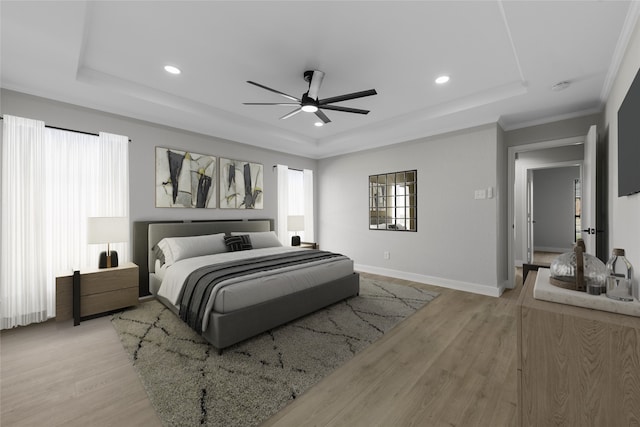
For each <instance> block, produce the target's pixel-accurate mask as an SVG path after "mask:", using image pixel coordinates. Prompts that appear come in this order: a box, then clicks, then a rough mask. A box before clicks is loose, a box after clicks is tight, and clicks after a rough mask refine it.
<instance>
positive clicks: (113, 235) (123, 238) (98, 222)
mask: <svg viewBox="0 0 640 427" xmlns="http://www.w3.org/2000/svg"><path fill="white" fill-rule="evenodd" d="M87 241H88V243H89V244H104V243H106V244H107V251H106V252H102V253H100V261H99V263H98V267H99V268H112V267H117V266H118V253H117V252H116V251H112V250H111V248H110V246H109V245H110V244H111V243H120V242H127V241H129V218H127V217H126V216H118V217H90V218H88V222H87Z"/></svg>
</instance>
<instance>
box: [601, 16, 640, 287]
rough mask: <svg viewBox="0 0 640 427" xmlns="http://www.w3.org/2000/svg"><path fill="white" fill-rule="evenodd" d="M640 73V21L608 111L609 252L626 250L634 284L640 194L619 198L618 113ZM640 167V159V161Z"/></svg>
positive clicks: (639, 261)
mask: <svg viewBox="0 0 640 427" xmlns="http://www.w3.org/2000/svg"><path fill="white" fill-rule="evenodd" d="M639 69H640V21H638V22H637V23H636V27H635V30H634V32H633V34H632V36H631V39H630V41H629V44H628V46H627V51H626V54H625V56H624V58H623V60H622V63H621V65H620V69H619V71H618V75H617V77H616V79H615V81H614V83H613V86H612V88H611V92H610V94H609V98H608V99H607V104H606V107H605V116H604V122H605V127H604V129H605V131H607V130H608V138H607V139H608V153H607V154H608V156H607V157H608V174H607V178H608V191H607V193H608V200H607V211H608V219H609V221H608V224H607V228H608V230H609V250H608V253H609V254H610V253H611V250H612V249H613V248H623V249H625V251H626V256H627V258H628V259H629V261H630V262H631V264H632V265H633V266H634V281H635V284H636V285H637V284H638V281H639V279H640V194H635V195H632V196H626V197H618V165H617V162H618V109H619V108H620V104H622V101H623V99H624V97H625V95H626V94H627V90H628V89H629V87H630V86H631V82H632V81H633V79H634V77H635V76H636V73H637V72H638V70H639ZM639 119H640V116H639ZM638 162H639V163H638V164H639V165H640V159H638Z"/></svg>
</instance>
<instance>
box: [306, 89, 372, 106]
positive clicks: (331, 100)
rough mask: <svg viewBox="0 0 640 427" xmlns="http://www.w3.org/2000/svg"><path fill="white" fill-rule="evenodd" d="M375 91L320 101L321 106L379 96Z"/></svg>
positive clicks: (370, 90)
mask: <svg viewBox="0 0 640 427" xmlns="http://www.w3.org/2000/svg"><path fill="white" fill-rule="evenodd" d="M377 94H378V92H376V90H375V89H369V90H363V91H362V92H354V93H348V94H346V95H340V96H334V97H333V98H326V99H319V100H318V104H319V105H325V104H332V103H334V102H342V101H348V100H349V99H356V98H363V97H365V96H371V95H377Z"/></svg>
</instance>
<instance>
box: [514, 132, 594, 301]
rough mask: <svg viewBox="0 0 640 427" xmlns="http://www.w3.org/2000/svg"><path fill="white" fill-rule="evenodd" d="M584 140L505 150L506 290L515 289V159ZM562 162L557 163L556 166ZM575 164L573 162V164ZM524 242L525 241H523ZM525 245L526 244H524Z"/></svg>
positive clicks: (550, 142)
mask: <svg viewBox="0 0 640 427" xmlns="http://www.w3.org/2000/svg"><path fill="white" fill-rule="evenodd" d="M585 140H586V134H585V135H581V136H575V137H571V138H562V139H554V140H549V141H541V142H534V143H530V144H523V145H514V146H510V147H508V148H507V174H508V177H507V188H508V197H507V224H506V226H507V258H508V261H507V268H508V270H509V272H508V279H507V288H509V289H513V288H514V287H515V268H516V263H515V256H514V249H515V237H516V232H517V230H516V218H515V211H516V209H515V203H516V200H515V185H516V179H515V177H516V157H517V155H518V153H524V152H527V151H536V150H544V149H546V148H556V147H564V146H567V145H577V144H584V143H585ZM560 163H563V162H558V164H560ZM574 164H575V162H574ZM525 240H526V239H525ZM525 244H526V242H525Z"/></svg>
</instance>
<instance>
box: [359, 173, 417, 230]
mask: <svg viewBox="0 0 640 427" xmlns="http://www.w3.org/2000/svg"><path fill="white" fill-rule="evenodd" d="M417 183H418V172H417V171H416V170H409V171H401V172H393V173H382V174H379V175H369V229H370V230H391V231H417V230H418V225H417V218H418V192H417Z"/></svg>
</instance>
